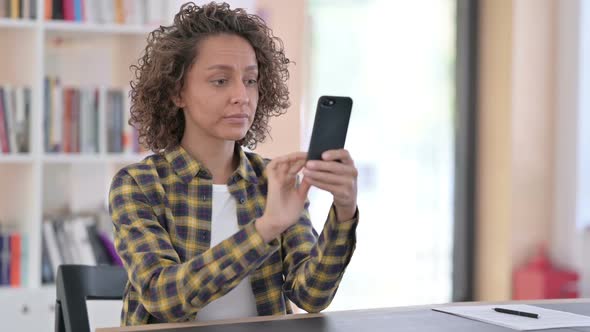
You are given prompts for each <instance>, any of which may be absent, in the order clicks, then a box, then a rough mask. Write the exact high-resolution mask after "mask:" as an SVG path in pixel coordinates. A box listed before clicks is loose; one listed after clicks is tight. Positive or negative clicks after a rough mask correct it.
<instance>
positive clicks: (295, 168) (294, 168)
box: [288, 159, 306, 176]
mask: <svg viewBox="0 0 590 332" xmlns="http://www.w3.org/2000/svg"><path fill="white" fill-rule="evenodd" d="M305 162H306V160H305V159H300V160H297V161H295V162H293V163H291V166H290V167H289V171H288V175H289V176H294V175H296V174H297V173H299V171H300V170H301V169H302V168H303V166H305Z"/></svg>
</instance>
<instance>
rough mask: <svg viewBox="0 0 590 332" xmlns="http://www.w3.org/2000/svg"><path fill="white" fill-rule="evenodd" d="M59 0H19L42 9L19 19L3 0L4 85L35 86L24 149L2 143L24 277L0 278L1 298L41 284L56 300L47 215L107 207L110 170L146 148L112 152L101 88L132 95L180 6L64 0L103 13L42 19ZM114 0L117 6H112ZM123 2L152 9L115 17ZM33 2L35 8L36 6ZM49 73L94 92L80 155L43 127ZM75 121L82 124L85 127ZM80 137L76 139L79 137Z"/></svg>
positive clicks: (3, 222)
mask: <svg viewBox="0 0 590 332" xmlns="http://www.w3.org/2000/svg"><path fill="white" fill-rule="evenodd" d="M53 1H56V0H51V1H47V0H19V1H17V2H18V3H21V2H22V3H26V6H34V7H35V8H34V11H35V12H36V13H38V14H41V15H35V16H34V17H33V18H30V16H29V17H27V16H28V15H25V13H23V12H21V13H19V14H18V15H17V17H18V18H10V16H11V13H10V12H8V13H7V12H6V11H7V10H10V9H9V8H8V9H7V7H6V6H8V5H7V3H8V2H10V3H14V1H8V2H7V1H3V0H0V6H3V7H2V10H0V45H2V51H1V52H0V89H5V90H6V91H9V89H13V90H17V89H22V90H26V89H28V90H29V92H28V93H29V95H28V97H27V98H28V99H26V100H27V101H28V104H27V105H29V106H28V108H27V110H28V111H27V112H28V113H26V114H27V117H26V118H27V122H26V124H27V125H26V127H27V128H28V131H27V132H26V134H25V136H26V141H27V144H26V146H27V148H26V151H24V152H23V151H18V150H14V149H10V151H3V150H2V146H1V144H0V233H7V232H10V233H18V234H20V235H21V236H22V237H23V238H26V240H23V241H22V242H21V246H22V250H21V258H22V260H21V263H22V264H23V267H22V268H21V271H22V273H21V279H20V282H19V283H18V284H13V285H10V284H9V285H5V284H4V285H0V298H3V297H4V298H7V297H12V296H15V295H14V294H18V293H19V292H22V294H23V296H25V297H26V296H28V295H25V294H31V292H33V293H34V292H35V291H38V292H39V294H45V295H46V296H49V297H51V298H50V299H47V302H48V303H52V301H53V296H54V289H53V285H52V284H51V283H49V284H43V283H42V256H43V245H42V236H43V235H42V234H43V222H44V221H45V220H46V219H47V215H52V214H54V213H56V211H64V210H65V211H68V213H71V214H73V215H75V214H77V213H83V212H87V211H95V210H98V209H106V200H107V193H108V187H109V185H110V181H111V179H112V176H113V175H114V174H115V173H116V172H117V170H119V169H120V168H121V167H123V166H125V165H128V164H130V163H134V162H137V161H140V160H141V159H143V158H144V157H145V156H146V155H148V154H149V153H148V152H137V150H136V149H128V148H121V152H114V150H113V148H111V146H110V142H109V141H108V140H109V137H108V136H109V133H110V132H109V128H108V118H107V117H108V116H109V115H108V114H110V111H111V110H109V109H108V106H107V103H106V102H104V100H103V99H100V96H101V95H100V93H102V91H108V90H113V89H114V90H116V91H120V92H121V95H122V96H123V97H124V98H125V99H126V98H127V97H126V96H127V95H126V93H127V92H128V91H127V90H125V89H127V88H128V86H129V81H130V80H131V79H132V73H131V71H130V70H129V66H130V65H131V64H134V63H135V62H136V60H137V58H138V57H139V56H140V53H141V51H142V50H143V47H144V46H145V41H146V37H147V35H148V33H149V32H150V31H152V30H153V29H154V28H156V27H157V26H158V25H159V24H168V23H169V22H171V20H172V17H173V13H175V12H176V11H177V9H178V8H179V7H180V4H182V3H184V1H176V0H122V1H118V0H60V1H63V3H64V4H65V3H66V2H68V1H69V2H70V3H73V4H75V3H78V2H88V3H92V4H93V6H99V7H100V8H98V9H97V8H96V7H94V9H97V11H96V12H98V11H100V13H101V15H102V18H99V17H97V16H96V15H95V14H93V15H94V16H93V19H92V20H93V21H90V20H86V21H84V20H79V19H78V20H77V19H74V20H71V19H70V20H64V19H53V18H49V17H45V16H46V15H47V14H46V8H45V5H46V4H48V3H52V2H53ZM108 2H111V3H112V4H106V3H108ZM117 3H121V4H125V5H128V4H129V5H134V6H139V5H138V3H141V6H151V7H154V8H151V7H150V8H148V9H145V8H144V11H142V13H143V14H144V17H143V19H138V18H137V17H135V18H133V23H122V22H120V19H119V18H116V17H115V16H116V13H115V14H113V13H111V14H105V13H109V12H110V11H113V10H115V8H114V6H116V5H117ZM27 8H29V9H27V12H29V13H30V10H31V9H30V8H31V7H27ZM138 8H139V7H138ZM21 10H22V7H21ZM88 10H90V9H88ZM96 12H95V13H96ZM126 13H127V14H129V12H126ZM88 15H90V13H88ZM129 15H131V14H129ZM23 16H25V17H23ZM87 18H88V17H86V19H87ZM124 19H125V20H127V19H129V20H131V19H130V18H129V17H124ZM117 21H119V23H117ZM48 77H50V78H56V79H57V80H56V81H58V82H59V84H60V86H61V87H63V89H64V90H65V89H66V88H68V87H69V88H72V89H73V90H76V89H79V90H80V91H82V90H83V89H90V90H92V91H94V92H96V98H97V103H98V106H97V108H96V113H97V118H96V121H95V122H89V123H91V125H92V126H94V127H92V128H94V129H93V130H96V132H97V135H96V139H97V140H96V142H95V145H96V149H95V150H94V151H90V152H88V151H83V152H82V149H81V148H79V149H77V150H76V149H71V150H70V151H75V152H63V150H58V151H53V152H52V151H49V148H48V143H47V141H48V139H49V138H48V136H49V134H48V131H50V130H52V129H53V127H51V125H47V121H48V120H47V117H48V116H52V115H51V113H48V112H50V111H48V110H47V104H48V103H47V102H46V101H47V100H46V97H47V95H48V94H50V93H49V92H48V91H49V90H48V89H47V80H46V78H48ZM61 92H63V91H58V93H61ZM7 94H8V92H7ZM79 94H80V95H82V94H83V92H79ZM16 95H17V94H16V92H15V93H14V96H16ZM23 95H24V94H23ZM11 96H12V95H11ZM15 98H16V97H15ZM0 102H1V99H0ZM79 105H80V106H79V107H80V110H78V112H82V111H81V109H83V107H82V106H81V105H82V104H79ZM123 106H124V107H123V108H122V110H123V112H125V111H126V110H128V103H127V102H126V101H125V102H124V103H123ZM15 109H16V107H15ZM16 113H17V111H15V114H16ZM0 114H1V113H0ZM48 114H49V115H48ZM80 114H81V113H78V115H80ZM59 115H62V114H61V113H60V114H59ZM124 120H126V119H125V118H124V117H123V122H122V123H123V124H124V126H127V125H126V124H125V123H124ZM14 121H16V120H14ZM15 123H16V122H11V124H15ZM78 125H79V126H80V128H79V130H81V128H82V127H81V126H82V124H81V123H78ZM9 129H10V130H15V129H14V128H12V127H11V128H9ZM61 130H63V128H61ZM122 130H125V129H122ZM82 134H83V133H79V134H78V135H79V136H77V138H75V140H76V141H80V140H82V138H81V135H82ZM0 135H1V131H0ZM7 135H8V134H7ZM6 137H8V136H6ZM61 143H62V145H63V142H61ZM115 150H117V149H115ZM1 249H2V248H0V251H2V250H1ZM0 260H1V259H0ZM3 305H7V304H6V303H4V302H3V301H0V309H1V308H3ZM48 308H49V307H47V308H46V309H48ZM23 311H27V310H25V309H23ZM45 323H47V322H45ZM19 327H20V326H19Z"/></svg>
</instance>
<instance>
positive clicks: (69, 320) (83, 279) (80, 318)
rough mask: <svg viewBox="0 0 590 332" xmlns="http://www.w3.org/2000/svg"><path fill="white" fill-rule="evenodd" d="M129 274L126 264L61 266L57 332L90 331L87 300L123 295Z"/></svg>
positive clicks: (58, 284)
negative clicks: (125, 267) (120, 265)
mask: <svg viewBox="0 0 590 332" xmlns="http://www.w3.org/2000/svg"><path fill="white" fill-rule="evenodd" d="M126 283H127V273H126V272H125V270H124V269H123V268H122V267H119V266H109V265H99V266H88V265H60V266H59V268H58V270H57V280H56V287H57V298H56V303H55V331H56V332H90V324H89V322H88V312H87V308H86V300H89V299H93V300H94V299H100V300H117V299H122V298H123V292H124V289H125V285H126Z"/></svg>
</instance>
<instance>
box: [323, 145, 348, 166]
mask: <svg viewBox="0 0 590 332" xmlns="http://www.w3.org/2000/svg"><path fill="white" fill-rule="evenodd" d="M322 160H325V161H336V160H339V161H341V162H342V163H344V164H346V165H352V164H354V162H353V160H352V157H351V156H350V153H349V152H348V150H346V149H339V150H328V151H325V152H324V153H322Z"/></svg>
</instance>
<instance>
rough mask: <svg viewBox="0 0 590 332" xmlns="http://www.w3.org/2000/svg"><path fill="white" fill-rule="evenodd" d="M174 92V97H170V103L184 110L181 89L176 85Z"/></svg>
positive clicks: (184, 104)
mask: <svg viewBox="0 0 590 332" xmlns="http://www.w3.org/2000/svg"><path fill="white" fill-rule="evenodd" d="M175 90H176V91H175V92H174V95H173V96H172V102H173V103H174V105H176V107H178V108H184V107H185V106H186V103H185V102H184V98H183V96H182V95H183V93H182V92H183V91H182V88H181V87H180V84H178V83H177V84H176V89H175Z"/></svg>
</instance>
